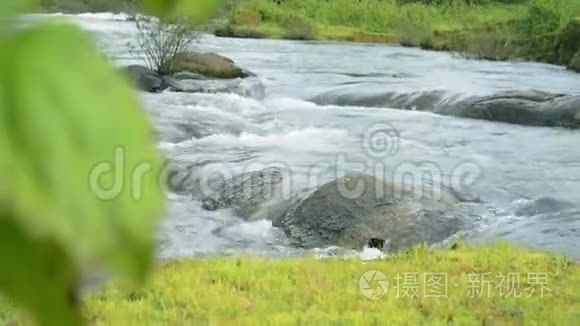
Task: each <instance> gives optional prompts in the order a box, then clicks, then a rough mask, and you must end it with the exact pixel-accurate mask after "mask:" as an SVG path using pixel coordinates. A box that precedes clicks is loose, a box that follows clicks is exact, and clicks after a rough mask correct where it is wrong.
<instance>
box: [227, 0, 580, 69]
mask: <svg viewBox="0 0 580 326" xmlns="http://www.w3.org/2000/svg"><path fill="white" fill-rule="evenodd" d="M466 2H469V3H472V4H467V3H466ZM425 3H436V4H435V5H432V4H425ZM473 3H483V4H473ZM576 16H578V17H580V1H576V0H497V1H493V0H479V1H477V0H474V1H465V0H463V1H462V0H432V1H429V0H423V1H421V0H406V1H404V0H399V1H397V0H359V1H351V0H333V1H319V0H285V1H284V0H283V1H274V0H241V1H240V2H239V3H238V5H237V6H236V7H234V9H232V10H231V11H230V24H229V25H228V26H226V27H224V28H222V29H220V30H218V31H217V34H218V35H224V36H238V37H265V38H287V39H304V40H309V39H313V40H342V41H359V42H396V43H400V44H403V45H408V46H421V47H423V48H426V49H434V50H448V51H459V52H463V53H465V54H467V55H471V56H474V57H477V58H487V59H497V60H502V59H509V58H526V59H531V60H540V61H547V62H552V63H558V64H568V63H569V62H570V61H571V59H572V58H571V57H559V56H558V54H557V53H558V44H559V37H560V35H561V33H562V32H563V31H564V30H565V29H566V26H568V25H569V24H570V21H572V19H573V18H574V17H576ZM579 33H580V31H579ZM578 35H579V36H580V34H578ZM574 46H575V47H576V49H577V50H580V45H579V44H574Z"/></svg>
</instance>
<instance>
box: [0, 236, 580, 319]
mask: <svg viewBox="0 0 580 326" xmlns="http://www.w3.org/2000/svg"><path fill="white" fill-rule="evenodd" d="M369 270H378V271H381V272H382V273H384V274H385V275H386V276H387V278H388V280H389V281H390V284H389V287H388V291H387V293H386V295H384V296H383V297H380V298H377V299H374V300H371V299H368V298H366V297H364V296H363V295H362V294H361V292H360V290H359V279H360V278H361V276H362V275H363V274H364V273H365V272H367V271H369ZM500 272H501V273H503V274H504V275H507V273H514V274H512V275H519V276H520V280H519V282H514V283H513V285H514V286H513V288H515V289H518V290H519V293H520V294H521V297H519V298H515V297H513V296H509V297H508V296H507V295H505V294H504V295H501V293H500V289H499V288H497V287H496V286H497V285H498V284H499V280H500V279H499V278H497V275H499V274H498V273H500ZM397 273H399V276H403V275H404V274H403V273H419V274H418V277H419V279H418V284H417V286H418V291H419V292H418V297H407V296H404V295H403V286H401V287H400V288H399V294H397V288H396V280H395V277H396V276H397ZM424 273H445V274H446V275H447V284H448V286H447V296H446V297H438V298H435V297H426V296H425V295H424V294H423V291H424V290H425V289H428V290H429V291H435V290H436V289H437V288H436V287H434V286H427V287H426V286H425V283H424V280H423V277H424V276H423V275H424ZM470 273H473V274H472V276H470ZM482 273H491V274H490V276H488V277H489V280H490V281H491V288H490V292H489V297H488V295H487V291H486V290H484V291H483V292H482V293H481V297H479V296H478V295H477V294H476V293H475V292H474V289H475V288H477V289H479V288H480V284H481V282H477V281H478V279H477V276H473V275H481V274H482ZM528 273H545V274H541V275H545V276H546V277H547V279H546V281H545V285H546V288H547V290H545V292H544V295H543V297H542V296H541V295H540V286H539V285H537V286H536V287H535V289H536V290H535V291H536V292H535V293H534V294H532V295H530V294H531V290H528V288H529V287H530V286H532V284H533V283H534V280H533V274H530V277H528V276H529V275H528ZM412 275H413V274H407V276H410V280H408V282H407V283H406V284H407V285H409V287H408V288H412V287H413V286H414V284H415V282H414V278H413V277H412ZM538 275H540V274H538ZM402 282H403V281H401V283H400V284H401V285H402V284H403V283H402ZM540 282H543V281H542V280H540ZM376 285H377V283H376V282H371V287H375V286H376ZM439 289H441V290H442V289H443V288H439ZM411 293H412V291H411ZM429 293H431V294H435V292H429ZM83 310H84V315H85V316H86V318H87V319H88V320H89V321H90V322H91V324H94V325H207V324H216V325H235V324H239V325H255V324H260V325H261V324H270V325H290V324H292V325H294V324H298V323H301V324H323V325H324V324H340V325H369V324H381V325H383V324H386V325H403V324H405V325H422V324H429V325H448V324H455V325H476V324H477V325H483V324H486V325H489V324H500V325H548V324H551V325H574V324H578V321H580V268H579V267H578V265H577V263H576V262H574V261H571V260H568V259H566V258H565V257H561V256H556V255H552V254H547V253H541V252H530V251H527V250H525V249H522V248H518V247H515V246H513V245H508V244H506V243H498V244H495V245H490V246H481V247H468V246H466V245H463V244H462V245H459V246H458V248H456V249H453V250H451V249H449V250H436V251H431V250H429V249H426V248H423V247H416V248H414V249H412V250H409V251H407V252H404V253H401V254H399V255H396V256H393V257H390V258H387V259H385V260H380V261H372V262H362V261H359V260H358V259H331V260H317V259H314V258H271V259H268V258H251V257H243V258H208V259H183V260H177V261H170V262H164V263H161V264H160V265H159V266H158V268H157V270H156V272H155V273H154V275H153V276H152V278H151V279H150V281H149V283H148V284H147V285H146V286H145V287H144V288H142V289H132V288H131V287H128V286H126V285H123V284H122V283H110V284H109V285H107V286H106V287H105V289H103V290H100V291H97V292H94V293H92V294H91V295H89V296H88V297H87V298H86V299H85V304H84V308H83ZM2 311H3V310H2V309H1V308H0V324H1V323H2V318H3V316H4V320H5V321H6V320H9V319H12V320H16V319H19V318H21V317H22V316H21V315H20V314H17V313H12V314H10V316H7V315H6V314H4V315H3V314H2ZM19 316H20V317H19Z"/></svg>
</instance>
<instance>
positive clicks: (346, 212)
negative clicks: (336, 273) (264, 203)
mask: <svg viewBox="0 0 580 326" xmlns="http://www.w3.org/2000/svg"><path fill="white" fill-rule="evenodd" d="M431 190H435V188H434V187H432V188H431ZM457 202H459V198H457V197H455V196H454V195H453V194H451V193H447V192H445V191H424V192H421V191H419V189H415V188H411V187H401V186H399V185H398V184H396V183H393V182H388V181H383V180H379V179H376V178H374V177H372V176H367V175H361V174H355V175H347V176H345V177H342V178H338V179H336V180H334V181H332V182H329V183H327V184H325V185H324V186H322V187H320V188H318V189H317V190H316V191H314V192H313V193H312V194H310V196H308V197H307V198H305V199H303V200H302V201H300V202H298V203H297V204H295V205H294V206H293V207H291V208H290V209H289V210H288V211H287V212H286V214H285V215H284V216H283V217H282V218H281V219H279V220H275V221H274V223H273V224H274V225H275V226H278V227H281V228H282V229H283V230H284V232H285V233H286V234H287V235H288V237H289V238H290V241H291V242H292V243H293V244H294V245H296V246H300V247H306V248H313V247H324V246H329V245H341V246H346V247H352V248H362V247H363V246H364V245H365V244H367V243H368V241H369V240H371V239H374V240H376V239H381V240H385V241H386V246H385V247H386V249H388V250H394V251H396V250H400V249H403V248H406V247H409V246H412V245H414V244H417V243H422V242H427V243H436V242H440V241H443V240H445V239H447V238H448V237H450V236H451V235H453V234H455V233H456V232H457V231H458V230H459V228H460V222H459V221H458V220H457V219H454V218H448V217H446V215H445V212H446V211H447V210H448V209H450V207H451V206H452V205H453V204H455V203H457Z"/></svg>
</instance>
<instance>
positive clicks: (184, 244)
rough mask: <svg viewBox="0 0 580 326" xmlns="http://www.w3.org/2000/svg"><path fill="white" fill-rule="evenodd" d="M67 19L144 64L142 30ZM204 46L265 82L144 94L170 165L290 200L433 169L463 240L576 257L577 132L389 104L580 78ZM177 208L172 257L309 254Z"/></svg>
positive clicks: (268, 235) (246, 45)
mask: <svg viewBox="0 0 580 326" xmlns="http://www.w3.org/2000/svg"><path fill="white" fill-rule="evenodd" d="M67 19H71V20H73V21H75V22H78V23H80V25H81V26H82V27H83V28H84V29H86V30H87V31H90V32H91V33H93V35H94V36H95V39H96V41H97V42H98V44H99V46H100V48H101V49H102V50H103V52H104V53H106V54H107V55H108V56H110V57H111V58H112V59H113V60H114V61H115V62H116V63H118V64H119V65H125V64H130V63H143V59H142V58H141V57H139V55H137V56H136V55H135V53H134V52H132V51H130V50H129V48H130V47H129V46H128V45H127V44H128V43H131V42H134V38H135V32H134V29H133V26H132V24H131V23H130V22H126V21H124V19H123V17H122V16H114V15H110V14H88V15H77V16H67ZM198 47H199V49H200V50H202V51H212V52H217V53H220V54H222V55H225V56H228V57H230V58H232V59H233V60H234V61H235V62H236V63H237V64H239V65H240V66H242V67H244V68H246V69H248V70H250V71H252V72H254V73H255V74H256V77H252V78H249V79H246V80H244V81H241V82H240V81H233V82H229V83H230V84H229V86H228V87H229V88H228V89H230V90H231V92H220V93H215V94H212V93H206V94H202V93H197V94H192V93H173V92H169V91H165V92H163V93H161V94H142V98H143V101H144V104H145V107H146V109H147V112H148V113H149V116H150V117H151V119H152V121H153V123H154V124H155V125H156V127H157V129H158V131H159V136H160V137H159V138H160V147H161V148H162V150H163V151H164V152H165V153H166V154H167V156H168V157H169V158H171V159H172V160H175V161H179V162H190V163H191V164H198V165H200V166H203V168H202V170H201V171H202V172H203V173H210V172H211V173H215V172H216V171H218V172H219V173H222V174H226V175H236V174H239V173H241V172H243V171H247V170H255V169H258V168H260V167H263V166H268V165H278V166H283V167H285V168H286V169H287V170H288V171H290V175H291V181H292V188H293V190H294V191H300V190H302V189H305V188H308V187H311V186H312V183H311V177H312V175H315V176H316V180H317V182H319V183H320V182H324V181H328V180H331V179H333V176H336V173H337V171H336V170H337V169H336V167H337V166H338V170H347V171H361V169H366V170H365V171H366V172H367V173H369V174H373V173H376V172H375V170H382V171H385V172H384V173H386V174H387V175H394V176H395V177H396V176H397V175H398V174H407V175H408V174H409V173H406V172H409V171H415V172H413V173H410V175H412V176H415V177H416V176H417V175H420V174H417V173H416V171H424V170H428V171H430V172H432V174H434V175H437V176H438V177H440V179H441V180H442V181H443V182H446V183H448V184H450V185H452V186H454V189H455V190H456V191H457V192H459V193H460V194H461V195H462V196H464V197H469V199H471V202H470V203H467V204H465V207H463V208H464V209H463V210H462V214H463V215H462V217H463V218H464V219H465V220H466V221H468V222H469V223H466V226H465V229H464V231H463V232H461V235H462V236H463V237H466V238H467V239H469V240H471V241H485V240H490V239H491V240H494V239H499V238H501V239H508V240H510V241H514V242H521V243H524V244H526V245H527V246H531V247H536V248H540V249H548V250H553V251H557V252H564V253H566V254H567V255H569V256H572V257H575V258H580V247H579V246H577V243H578V241H579V240H580V205H579V203H580V130H569V129H561V128H545V127H525V126H518V125H511V124H504V123H497V122H489V121H482V120H471V119H463V118H455V117H450V116H440V115H436V114H432V113H428V112H420V111H413V110H407V111H405V110H396V109H391V108H389V107H388V105H384V103H386V102H385V101H384V99H386V98H387V97H389V98H392V97H393V96H395V97H400V98H403V99H406V100H409V99H410V100H413V101H410V102H409V103H415V104H414V105H421V104H422V103H423V104H424V103H427V104H429V103H430V101H431V102H432V101H441V99H457V98H461V97H468V96H474V95H489V94H495V93H498V92H501V91H506V90H524V91H526V90H538V91H544V92H550V93H562V94H580V75H578V74H575V73H572V72H568V71H566V70H565V69H564V68H562V67H557V66H551V65H546V64H539V63H525V62H486V61H475V60H467V59H462V58H459V57H457V56H454V55H452V54H449V53H442V52H429V51H422V50H419V49H412V48H403V47H399V46H389V45H375V44H352V43H332V42H294V41H277V40H250V39H229V38H216V37H213V36H210V35H206V36H203V38H202V39H201V41H200V43H199V45H198ZM210 86H211V85H210ZM219 87H220V85H217V86H216V89H217V88H219ZM210 88H211V87H210ZM128 123H130V122H128ZM309 182H310V183H309ZM414 182H416V180H414ZM455 186H458V187H455ZM168 206H169V207H168V213H167V218H166V220H165V221H164V223H163V225H162V228H161V232H160V243H161V245H160V251H161V252H160V254H161V255H163V256H176V255H178V256H180V255H214V254H225V255H230V254H254V255H261V254H263V255H288V254H300V253H302V251H300V250H298V249H293V248H291V247H289V246H288V245H287V239H286V238H285V236H284V233H283V232H282V231H281V230H279V229H277V228H274V227H272V225H271V222H269V221H266V220H258V221H252V222H246V221H243V220H241V219H239V218H237V217H235V216H234V214H233V213H232V212H230V211H227V210H221V211H215V212H209V211H204V210H203V209H202V208H201V204H200V202H199V201H197V200H192V198H191V197H190V196H184V195H178V194H169V195H168Z"/></svg>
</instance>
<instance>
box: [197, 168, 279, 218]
mask: <svg viewBox="0 0 580 326" xmlns="http://www.w3.org/2000/svg"><path fill="white" fill-rule="evenodd" d="M283 180H284V178H283V174H282V171H281V170H280V169H278V168H266V169H263V170H260V171H255V172H247V173H244V174H242V175H239V176H236V177H233V178H231V179H230V180H227V181H226V182H225V184H224V187H223V188H222V189H220V190H219V191H217V192H216V193H214V194H212V195H210V196H208V197H206V198H204V199H203V200H202V207H203V208H204V209H206V210H209V211H214V210H218V209H225V208H231V209H233V210H234V211H235V212H236V214H237V215H239V216H240V217H243V218H246V219H249V218H251V217H252V215H254V214H255V213H257V212H258V211H259V210H260V208H261V207H262V205H264V204H265V203H267V202H270V201H273V200H277V199H280V198H281V193H282V183H283Z"/></svg>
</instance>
